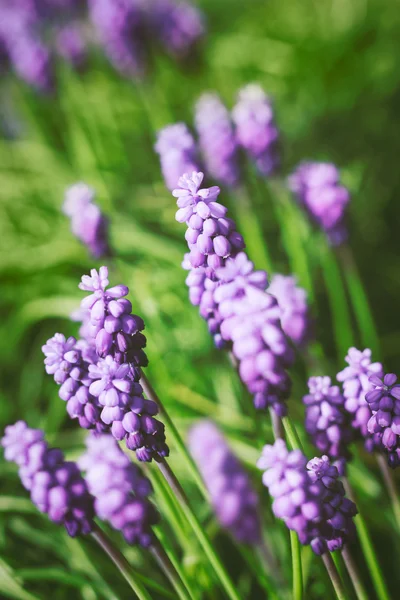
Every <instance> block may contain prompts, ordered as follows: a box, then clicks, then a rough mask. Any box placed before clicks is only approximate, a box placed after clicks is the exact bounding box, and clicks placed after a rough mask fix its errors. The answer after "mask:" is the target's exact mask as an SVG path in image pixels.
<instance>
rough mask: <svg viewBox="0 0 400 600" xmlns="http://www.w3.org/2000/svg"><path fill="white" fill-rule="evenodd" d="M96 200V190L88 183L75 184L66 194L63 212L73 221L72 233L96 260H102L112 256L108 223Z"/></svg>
mask: <svg viewBox="0 0 400 600" xmlns="http://www.w3.org/2000/svg"><path fill="white" fill-rule="evenodd" d="M94 198H95V192H94V190H93V189H92V188H91V187H89V186H88V185H86V183H83V182H80V183H75V184H74V185H72V186H70V187H69V188H68V189H67V191H66V193H65V200H64V204H63V212H64V213H65V214H66V215H67V216H68V217H70V219H71V229H72V233H73V234H74V235H75V236H76V237H77V238H78V240H80V241H81V242H82V243H83V244H85V246H87V248H88V249H89V251H90V253H91V254H92V256H94V258H100V257H102V256H108V255H109V254H110V247H109V243H108V222H107V219H106V218H105V216H104V215H103V214H102V213H101V211H100V209H99V207H98V206H97V204H95V203H94V202H93V200H94Z"/></svg>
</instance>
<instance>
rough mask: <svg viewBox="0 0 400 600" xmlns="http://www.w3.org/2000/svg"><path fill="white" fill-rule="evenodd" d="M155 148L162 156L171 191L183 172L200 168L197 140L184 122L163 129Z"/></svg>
mask: <svg viewBox="0 0 400 600" xmlns="http://www.w3.org/2000/svg"><path fill="white" fill-rule="evenodd" d="M154 149H155V151H156V152H157V154H158V155H159V157H160V162H161V170H162V174H163V177H164V180H165V185H166V186H167V188H168V189H169V190H170V191H172V190H173V189H175V187H176V186H177V185H178V181H179V179H180V177H181V176H182V174H183V173H192V172H193V171H198V169H199V163H198V159H197V148H196V142H195V141H194V138H193V136H192V134H191V133H190V131H189V129H188V128H187V127H186V125H185V124H184V123H176V124H175V125H168V126H167V127H164V129H161V130H160V131H159V132H158V134H157V142H156V144H155V146H154Z"/></svg>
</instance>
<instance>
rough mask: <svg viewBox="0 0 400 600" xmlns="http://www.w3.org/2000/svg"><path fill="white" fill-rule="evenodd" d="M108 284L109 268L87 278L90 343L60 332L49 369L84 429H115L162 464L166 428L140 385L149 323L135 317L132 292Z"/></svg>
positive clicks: (49, 350) (140, 454) (48, 349)
mask: <svg viewBox="0 0 400 600" xmlns="http://www.w3.org/2000/svg"><path fill="white" fill-rule="evenodd" d="M108 283H109V281H108V269H107V267H101V268H100V270H99V271H96V270H95V269H92V271H91V274H90V276H89V275H84V276H83V277H82V282H81V284H80V286H79V287H80V288H81V289H83V290H86V291H89V292H91V294H90V295H89V296H87V297H86V298H84V299H83V300H82V304H81V305H82V309H83V315H84V319H85V323H84V326H83V327H81V333H84V335H85V336H86V339H84V340H79V341H78V342H77V341H76V340H75V338H69V339H68V340H66V339H65V337H64V336H63V335H61V334H56V335H55V336H54V338H52V339H51V340H49V341H48V342H47V344H46V345H45V346H43V352H44V354H45V356H46V359H45V365H46V371H47V372H48V373H49V374H52V375H54V378H55V381H56V383H58V384H60V385H61V387H60V392H59V395H60V397H61V398H62V399H63V400H66V401H67V409H68V413H69V415H70V416H71V417H72V418H78V419H79V423H80V425H81V426H82V427H86V428H88V429H95V430H96V431H97V432H105V431H111V433H112V434H113V436H114V437H115V438H116V439H117V440H125V442H126V445H127V447H128V448H129V449H130V450H135V452H136V456H137V458H138V460H140V461H146V462H150V461H151V460H153V459H154V460H160V459H162V458H163V457H165V456H168V453H169V450H168V446H167V445H166V443H165V432H164V425H163V424H162V423H161V422H160V421H158V420H157V419H156V418H155V415H157V413H158V407H157V405H156V403H155V402H154V401H152V400H146V399H145V398H144V396H143V389H142V387H141V385H140V383H139V380H140V376H141V371H140V368H141V367H142V366H145V365H146V364H147V357H146V355H145V353H144V351H143V347H144V346H145V344H146V338H145V337H144V335H143V334H142V333H141V332H142V330H143V329H144V323H143V320H142V319H141V318H140V317H138V316H137V315H133V314H131V310H132V305H131V303H130V301H129V300H127V299H126V298H125V296H127V295H128V293H129V289H128V288H127V287H126V286H124V285H117V286H114V287H112V288H109V289H107V286H108Z"/></svg>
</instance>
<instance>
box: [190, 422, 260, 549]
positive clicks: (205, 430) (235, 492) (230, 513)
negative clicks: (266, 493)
mask: <svg viewBox="0 0 400 600" xmlns="http://www.w3.org/2000/svg"><path fill="white" fill-rule="evenodd" d="M189 449H190V452H191V454H192V455H193V458H194V460H195V461H196V463H197V465H198V467H199V469H200V472H201V475H202V477H203V479H204V482H205V484H206V486H207V489H208V491H209V492H210V495H211V501H212V504H213V507H214V510H215V513H216V515H217V518H218V520H219V522H220V523H221V525H222V526H223V527H224V528H225V529H227V530H228V531H230V532H231V534H232V535H233V537H234V538H235V539H236V540H237V541H239V542H242V543H246V544H258V543H259V542H260V536H261V523H260V516H259V499H258V496H257V494H256V492H255V490H254V489H253V487H252V485H251V482H250V479H249V477H248V475H247V473H246V472H245V470H244V469H243V467H242V465H241V464H240V463H239V461H238V460H237V458H236V457H235V455H234V454H233V453H232V451H231V450H230V448H229V446H228V445H227V443H226V441H225V439H224V437H223V435H222V434H221V432H220V431H219V429H218V428H217V427H216V425H214V423H212V422H211V421H202V422H200V423H198V424H197V425H195V426H194V427H193V428H192V429H191V430H190V434H189Z"/></svg>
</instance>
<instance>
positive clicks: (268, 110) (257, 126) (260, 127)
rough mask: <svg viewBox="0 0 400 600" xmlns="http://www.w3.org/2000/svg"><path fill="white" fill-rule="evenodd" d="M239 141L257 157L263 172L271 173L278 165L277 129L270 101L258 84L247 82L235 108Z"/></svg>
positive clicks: (248, 152)
mask: <svg viewBox="0 0 400 600" xmlns="http://www.w3.org/2000/svg"><path fill="white" fill-rule="evenodd" d="M232 119H233V122H234V123H235V126H236V138H237V141H238V143H239V145H240V146H241V147H242V148H243V149H244V150H245V151H246V153H247V154H248V155H249V157H250V158H251V159H253V160H254V161H255V164H256V166H257V169H258V171H259V172H260V173H261V174H262V175H270V174H271V173H272V172H273V171H274V170H275V169H276V168H277V166H278V162H279V161H278V156H277V150H276V146H277V141H278V129H277V127H276V125H275V122H274V113H273V109H272V106H271V101H270V100H269V98H268V96H267V95H266V94H265V92H264V90H263V89H262V87H261V86H259V85H258V84H255V83H252V84H249V85H247V86H245V87H244V88H243V89H241V90H240V92H239V94H238V101H237V103H236V105H235V106H234V108H233V110H232Z"/></svg>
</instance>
